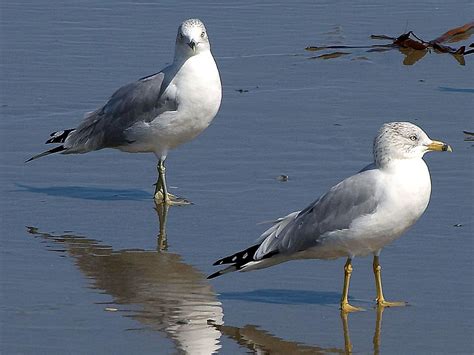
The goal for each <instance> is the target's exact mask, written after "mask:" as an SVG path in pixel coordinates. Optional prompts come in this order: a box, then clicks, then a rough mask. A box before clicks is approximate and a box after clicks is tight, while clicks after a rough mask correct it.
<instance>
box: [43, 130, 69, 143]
mask: <svg viewBox="0 0 474 355" xmlns="http://www.w3.org/2000/svg"><path fill="white" fill-rule="evenodd" d="M73 131H75V128H71V129H65V130H63V131H57V132H53V133H51V134H50V137H51V138H50V139H48V140H47V141H46V144H50V143H64V142H65V141H66V138H67V137H68V136H69V135H70V134H71V132H73Z"/></svg>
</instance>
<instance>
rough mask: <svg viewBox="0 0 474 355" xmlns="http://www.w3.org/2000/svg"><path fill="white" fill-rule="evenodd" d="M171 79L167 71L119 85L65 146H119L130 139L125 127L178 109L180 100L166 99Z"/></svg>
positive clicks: (86, 148)
mask: <svg viewBox="0 0 474 355" xmlns="http://www.w3.org/2000/svg"><path fill="white" fill-rule="evenodd" d="M167 85H168V83H167V82H166V79H165V74H164V73H163V72H160V73H157V74H154V75H151V76H148V77H145V78H142V79H140V80H138V81H136V82H134V83H130V84H128V85H125V86H122V87H121V88H120V89H118V90H117V91H116V92H115V93H114V94H113V95H112V96H111V97H110V99H109V100H108V101H107V103H106V104H105V105H104V106H103V107H101V108H100V109H98V110H96V111H94V112H92V113H90V114H88V115H86V117H85V119H84V121H82V122H81V124H80V125H79V126H78V127H77V128H76V129H75V130H74V131H73V132H72V133H71V134H70V135H69V136H68V138H67V140H66V142H65V148H66V149H68V150H70V151H75V152H81V151H84V152H85V151H90V150H97V149H101V148H106V147H117V146H120V145H125V144H127V143H132V142H128V141H127V139H126V136H125V134H124V131H125V130H126V129H127V128H129V127H130V126H132V125H133V124H135V123H136V122H138V121H144V122H149V121H152V120H153V119H154V118H155V117H156V116H158V115H159V114H160V113H162V112H164V111H174V110H176V102H175V101H173V100H162V99H161V94H162V93H163V91H164V89H165V88H166V86H167Z"/></svg>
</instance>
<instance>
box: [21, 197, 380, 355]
mask: <svg viewBox="0 0 474 355" xmlns="http://www.w3.org/2000/svg"><path fill="white" fill-rule="evenodd" d="M155 209H156V211H157V215H158V221H159V226H160V229H159V234H158V236H157V237H158V238H157V249H158V250H157V251H151V250H150V251H145V250H118V251H114V250H113V248H112V247H111V246H108V245H104V244H101V243H100V242H99V241H97V240H94V239H90V238H86V237H83V236H77V235H73V234H63V235H52V234H49V233H43V232H40V231H38V229H37V228H34V227H28V232H29V233H31V234H32V235H34V236H35V237H36V238H41V239H44V240H46V241H47V242H48V244H49V246H51V245H52V246H54V248H51V249H49V250H51V251H54V252H58V253H64V254H65V255H67V256H70V257H72V258H73V260H74V263H75V264H76V265H77V266H78V268H79V269H80V271H81V272H82V273H83V274H84V275H85V276H86V277H87V278H88V279H90V280H92V288H94V289H99V290H103V291H105V292H106V293H107V294H109V295H110V296H112V297H113V301H111V302H110V303H107V307H105V309H106V310H110V311H111V310H115V309H117V310H118V311H119V312H121V314H123V316H125V317H131V318H133V319H135V320H136V321H138V322H140V323H141V324H142V325H143V327H144V328H148V329H153V330H156V331H159V332H164V333H165V334H166V335H167V337H168V338H170V339H171V340H172V341H173V342H174V344H175V346H176V349H177V350H178V352H180V353H181V352H182V353H190V354H212V353H215V352H218V350H219V349H220V348H221V345H220V343H219V339H220V337H221V334H223V335H226V336H227V337H228V338H229V339H232V340H234V341H235V342H236V343H237V344H239V345H240V346H242V347H245V348H247V349H249V350H250V351H251V352H253V353H262V352H263V353H266V354H351V353H352V351H353V350H352V348H353V347H352V343H351V340H350V332H349V320H348V317H349V315H348V314H347V313H344V312H342V313H341V320H342V336H343V339H344V349H341V348H337V347H327V348H323V347H318V346H315V345H306V344H302V343H298V342H294V341H291V340H284V339H281V338H278V337H276V336H275V335H272V334H271V333H269V332H267V331H266V330H263V329H261V328H259V327H258V326H255V325H246V326H244V327H241V328H239V327H233V326H227V325H224V324H223V310H222V306H221V303H220V302H219V301H218V300H217V297H216V294H215V293H214V291H213V290H212V288H211V286H210V285H209V284H208V283H207V280H206V279H205V276H204V275H203V274H201V273H200V272H199V271H197V270H196V269H194V268H193V267H192V266H191V265H188V264H186V263H184V262H183V261H182V260H181V257H180V256H179V255H178V254H173V253H168V252H165V250H166V248H167V235H166V220H167V214H168V209H169V206H167V205H156V207H155ZM125 305H126V306H127V307H126V310H125V309H124V308H125V307H124V306H125ZM382 312H383V307H379V308H377V319H376V325H375V331H374V337H373V351H374V354H379V349H380V335H381V326H382Z"/></svg>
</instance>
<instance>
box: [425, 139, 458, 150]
mask: <svg viewBox="0 0 474 355" xmlns="http://www.w3.org/2000/svg"><path fill="white" fill-rule="evenodd" d="M427 148H428V150H430V151H437V152H452V151H453V150H452V149H451V147H450V146H449V145H448V144H446V143H444V142H440V141H432V142H431V143H430V144H428V145H427Z"/></svg>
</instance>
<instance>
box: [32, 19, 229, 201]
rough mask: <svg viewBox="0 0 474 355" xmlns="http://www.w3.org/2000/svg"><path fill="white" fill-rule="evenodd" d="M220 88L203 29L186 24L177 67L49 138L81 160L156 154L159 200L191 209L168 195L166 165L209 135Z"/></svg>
mask: <svg viewBox="0 0 474 355" xmlns="http://www.w3.org/2000/svg"><path fill="white" fill-rule="evenodd" d="M221 98H222V86H221V80H220V76H219V71H218V69H217V65H216V62H215V60H214V57H213V56H212V53H211V50H210V44H209V38H208V34H207V31H206V28H205V27H204V24H203V23H202V22H201V21H200V20H198V19H188V20H186V21H184V22H183V23H181V25H180V26H179V28H178V34H177V37H176V45H175V52H174V59H173V63H172V64H171V65H169V66H167V67H166V68H164V69H163V70H162V71H160V72H159V73H156V74H153V75H150V76H147V77H144V78H142V79H140V80H138V81H135V82H133V83H130V84H128V85H125V86H122V87H121V88H120V89H118V90H117V91H115V93H114V94H113V95H112V96H111V97H110V99H109V100H108V101H107V102H106V103H105V105H103V106H102V107H100V108H98V109H97V110H95V111H93V112H91V113H87V114H86V115H85V117H84V120H83V121H82V122H81V123H80V124H79V125H78V126H77V127H76V128H74V129H67V130H62V131H57V132H53V133H51V136H50V138H49V139H48V140H47V141H46V143H58V144H60V145H59V146H57V147H55V148H53V149H50V150H48V151H45V152H43V153H40V154H38V155H35V156H33V157H32V158H30V159H28V160H27V162H29V161H31V160H34V159H37V158H40V157H43V156H45V155H49V154H53V153H61V154H82V153H87V152H91V151H94V150H99V149H103V148H115V149H119V150H121V151H124V152H129V153H148V152H151V153H154V154H155V155H156V157H157V158H158V165H157V169H158V181H157V182H156V188H155V194H154V197H155V200H156V201H157V202H158V203H166V204H187V203H189V201H187V200H184V199H179V198H177V197H176V196H174V195H172V194H170V193H168V189H167V185H166V175H165V165H164V162H165V159H166V157H167V154H168V151H169V150H170V149H173V148H176V147H177V146H179V145H181V144H182V143H185V142H188V141H190V140H192V139H193V138H195V137H196V136H197V135H199V134H200V133H201V132H202V131H203V130H204V129H206V128H207V127H208V126H209V124H210V123H211V121H212V120H213V118H214V116H215V115H216V114H217V111H218V110H219V107H220V104H221Z"/></svg>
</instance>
